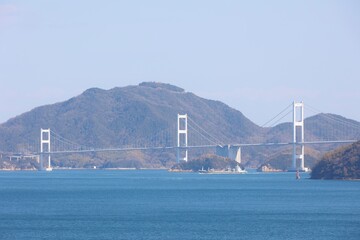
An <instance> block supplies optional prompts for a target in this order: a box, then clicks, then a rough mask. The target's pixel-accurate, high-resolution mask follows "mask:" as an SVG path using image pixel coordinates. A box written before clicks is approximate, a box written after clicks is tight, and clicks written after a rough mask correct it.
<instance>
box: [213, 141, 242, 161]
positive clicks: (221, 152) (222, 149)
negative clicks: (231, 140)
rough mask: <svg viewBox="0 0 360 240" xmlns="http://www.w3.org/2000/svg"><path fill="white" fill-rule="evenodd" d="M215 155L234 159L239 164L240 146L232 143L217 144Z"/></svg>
mask: <svg viewBox="0 0 360 240" xmlns="http://www.w3.org/2000/svg"><path fill="white" fill-rule="evenodd" d="M216 155H218V156H221V157H226V158H230V159H231V160H235V161H236V162H238V163H239V164H240V163H241V147H239V146H232V145H225V146H217V147H216Z"/></svg>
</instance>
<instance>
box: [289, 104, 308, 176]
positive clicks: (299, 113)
mask: <svg viewBox="0 0 360 240" xmlns="http://www.w3.org/2000/svg"><path fill="white" fill-rule="evenodd" d="M298 134H300V137H298V136H297V135H298ZM299 143H300V149H299V146H298V145H299ZM304 153H305V148H304V103H303V102H294V103H293V158H292V169H291V170H293V171H296V170H301V171H304V170H305V166H304ZM298 159H300V168H299V169H297V166H296V162H297V160H298Z"/></svg>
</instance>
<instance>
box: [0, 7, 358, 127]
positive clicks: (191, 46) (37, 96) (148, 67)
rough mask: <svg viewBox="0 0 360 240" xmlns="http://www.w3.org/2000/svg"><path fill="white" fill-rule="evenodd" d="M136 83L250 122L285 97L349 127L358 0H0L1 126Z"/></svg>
mask: <svg viewBox="0 0 360 240" xmlns="http://www.w3.org/2000/svg"><path fill="white" fill-rule="evenodd" d="M144 81H156V82H165V83H170V84H173V85H176V86H179V87H182V88H184V89H185V90H186V91H189V92H193V93H195V94H196V95H198V96H201V97H204V98H208V99H214V100H219V101H222V102H224V103H226V104H228V105H229V106H230V107H233V108H235V109H237V110H239V111H241V112H242V113H243V114H244V115H245V116H246V117H248V118H249V119H250V120H252V121H254V122H255V123H257V124H259V125H262V124H264V123H265V122H267V121H268V120H269V119H271V118H272V117H273V116H275V115H276V114H277V113H279V112H280V111H281V110H282V109H284V108H285V107H286V106H288V105H289V104H291V102H292V101H304V103H305V114H306V115H311V114H313V113H312V112H310V111H307V109H308V108H306V106H312V107H313V108H316V109H318V110H319V111H321V112H327V113H335V114H340V115H342V116H344V117H347V118H351V119H354V120H357V121H360V108H359V107H358V104H359V103H360V1H358V0H353V1H352V0H347V1H343V0H339V1H332V0H323V1H322V0H318V1H313V0H304V1H300V0H299V1H296V0H294V1H287V0H284V1H277V0H274V1H266V0H265V1H258V0H255V1H241V0H234V1H231V0H224V1H211V0H203V1H201V0H179V1H175V0H174V1H168V0H164V1H158V0H152V1H146V0H144V1H140V0H133V1H120V0H119V1H115V0H101V1H100V0H77V1H73V0H51V1H48V0H32V1H28V0H26V1H25V0H23V1H20V0H14V1H7V0H0V123H3V122H5V121H7V120H8V119H10V118H12V117H15V116H17V115H20V114H22V113H24V112H27V111H30V110H31V109H33V108H35V107H38V106H42V105H47V104H53V103H56V102H61V101H65V100H67V99H69V98H71V97H74V96H77V95H79V94H81V93H82V92H83V91H85V90H86V89H88V88H92V87H98V88H102V89H111V88H113V87H124V86H128V85H137V84H139V83H141V82H144ZM314 113H315V112H314Z"/></svg>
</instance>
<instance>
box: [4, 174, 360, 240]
mask: <svg viewBox="0 0 360 240" xmlns="http://www.w3.org/2000/svg"><path fill="white" fill-rule="evenodd" d="M306 177H307V175H306V174H303V175H302V179H301V180H299V181H297V180H295V176H294V174H293V173H291V174H290V173H273V174H265V173H261V174H258V173H253V174H245V175H206V174H196V173H169V172H166V171H153V170H151V171H150V170H147V171H102V170H89V171H87V170H83V171H75V170H71V171H53V172H0V239H11V240H14V239H150V240H151V239H179V240H180V239H181V240H184V239H195V240H196V239H229V240H230V239H277V240H279V239H316V240H322V239H326V240H329V239H357V240H358V239H360V181H315V180H309V179H306Z"/></svg>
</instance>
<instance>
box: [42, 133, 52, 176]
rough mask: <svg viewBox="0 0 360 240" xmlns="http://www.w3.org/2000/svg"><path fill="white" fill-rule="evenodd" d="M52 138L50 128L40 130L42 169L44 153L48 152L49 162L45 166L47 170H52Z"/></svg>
mask: <svg viewBox="0 0 360 240" xmlns="http://www.w3.org/2000/svg"><path fill="white" fill-rule="evenodd" d="M50 146H51V140H50V128H48V129H42V128H41V130H40V170H44V155H45V154H46V153H47V156H48V164H47V167H46V168H45V170H46V171H51V170H52V168H51V156H50V152H51V148H50ZM45 150H46V151H45Z"/></svg>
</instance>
